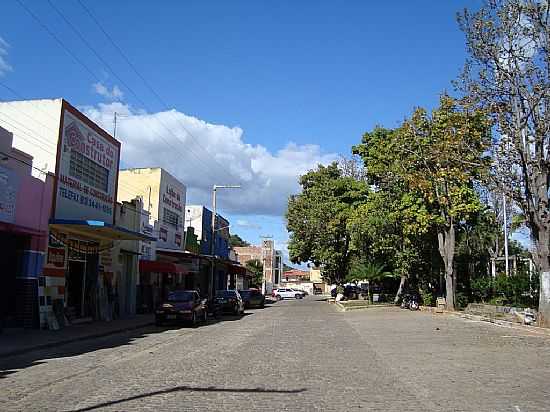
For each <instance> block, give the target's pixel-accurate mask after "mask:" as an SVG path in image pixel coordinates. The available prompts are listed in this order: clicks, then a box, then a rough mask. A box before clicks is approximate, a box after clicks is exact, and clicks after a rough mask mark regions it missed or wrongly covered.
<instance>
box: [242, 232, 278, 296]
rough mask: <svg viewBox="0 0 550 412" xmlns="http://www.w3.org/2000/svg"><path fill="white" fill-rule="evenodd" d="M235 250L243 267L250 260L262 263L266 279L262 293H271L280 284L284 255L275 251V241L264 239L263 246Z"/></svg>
mask: <svg viewBox="0 0 550 412" xmlns="http://www.w3.org/2000/svg"><path fill="white" fill-rule="evenodd" d="M234 249H235V253H236V254H237V260H238V261H239V263H240V264H241V265H245V264H246V262H248V261H250V260H259V261H260V262H261V263H262V265H263V278H264V284H263V285H262V291H263V292H264V293H267V294H269V293H271V291H272V290H273V288H274V287H276V286H277V285H278V284H279V283H280V280H281V279H280V274H281V273H282V270H283V255H282V252H281V251H279V250H275V247H274V242H273V240H270V239H264V240H262V245H261V246H243V247H235V248H234Z"/></svg>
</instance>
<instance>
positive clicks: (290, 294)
mask: <svg viewBox="0 0 550 412" xmlns="http://www.w3.org/2000/svg"><path fill="white" fill-rule="evenodd" d="M273 295H274V296H275V299H277V300H281V299H291V298H294V299H303V298H304V295H303V294H302V293H300V292H296V291H294V290H292V289H286V288H283V289H275V290H274V291H273Z"/></svg>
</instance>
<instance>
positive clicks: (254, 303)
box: [239, 289, 265, 308]
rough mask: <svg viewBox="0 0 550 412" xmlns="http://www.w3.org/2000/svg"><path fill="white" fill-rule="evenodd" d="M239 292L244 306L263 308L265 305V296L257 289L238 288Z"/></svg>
mask: <svg viewBox="0 0 550 412" xmlns="http://www.w3.org/2000/svg"><path fill="white" fill-rule="evenodd" d="M239 294H240V295H241V298H242V299H243V302H244V307H245V308H252V307H257V308H263V307H264V306H265V296H264V295H263V294H262V292H261V291H259V290H258V289H244V290H239Z"/></svg>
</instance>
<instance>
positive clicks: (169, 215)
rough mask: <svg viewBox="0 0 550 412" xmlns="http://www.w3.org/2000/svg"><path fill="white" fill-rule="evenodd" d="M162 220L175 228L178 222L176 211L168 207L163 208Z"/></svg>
mask: <svg viewBox="0 0 550 412" xmlns="http://www.w3.org/2000/svg"><path fill="white" fill-rule="evenodd" d="M162 221H163V222H164V223H166V224H167V225H170V226H174V227H175V228H176V229H177V228H178V223H179V215H178V214H177V213H174V212H172V211H171V210H169V209H166V208H164V213H163V214H162Z"/></svg>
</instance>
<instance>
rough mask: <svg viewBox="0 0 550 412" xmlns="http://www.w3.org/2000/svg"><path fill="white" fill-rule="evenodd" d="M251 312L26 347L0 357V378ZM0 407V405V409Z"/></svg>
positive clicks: (201, 326) (231, 318)
mask: <svg viewBox="0 0 550 412" xmlns="http://www.w3.org/2000/svg"><path fill="white" fill-rule="evenodd" d="M253 314H254V313H250V312H245V313H244V314H242V315H238V316H236V315H223V316H221V317H220V318H218V319H213V318H210V319H208V321H207V323H205V324H199V325H197V327H196V328H193V327H190V326H188V325H185V324H178V323H173V324H167V325H163V326H153V325H150V326H144V327H142V328H139V329H134V330H126V331H120V332H116V333H112V334H108V335H105V336H102V337H95V338H87V339H82V340H78V341H72V342H65V343H59V344H58V345H57V346H53V347H51V348H43V349H36V350H30V351H28V352H25V353H22V354H18V355H14V356H10V357H5V358H0V380H1V379H2V378H5V377H6V376H8V375H10V374H13V373H17V372H18V371H19V370H20V369H25V368H28V367H31V366H34V365H39V364H41V363H45V362H47V361H48V359H52V358H65V357H71V356H78V355H82V354H84V353H88V352H94V351H97V350H101V349H110V348H116V347H119V346H125V345H130V344H132V343H133V342H134V341H136V340H138V339H141V338H144V337H147V336H149V335H152V334H157V333H162V332H165V331H167V330H174V329H181V328H187V329H190V330H195V329H196V330H200V329H201V328H208V327H209V326H210V325H214V324H217V323H220V322H234V321H238V320H240V319H242V318H243V317H245V316H249V315H253ZM0 409H1V408H0Z"/></svg>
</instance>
